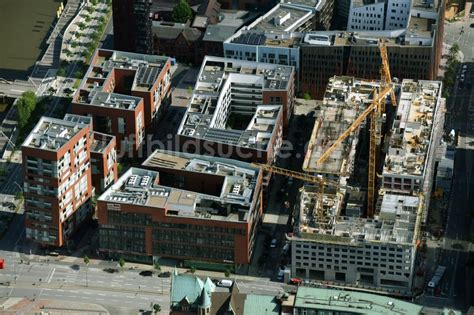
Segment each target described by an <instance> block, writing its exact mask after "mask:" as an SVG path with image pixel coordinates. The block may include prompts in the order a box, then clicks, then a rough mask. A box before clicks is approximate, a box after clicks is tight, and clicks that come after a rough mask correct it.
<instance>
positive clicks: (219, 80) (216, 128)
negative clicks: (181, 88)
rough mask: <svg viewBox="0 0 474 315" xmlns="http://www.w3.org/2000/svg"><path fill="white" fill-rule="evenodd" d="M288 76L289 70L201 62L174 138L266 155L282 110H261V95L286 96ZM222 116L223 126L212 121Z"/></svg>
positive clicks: (273, 107) (216, 60) (267, 107)
mask: <svg viewBox="0 0 474 315" xmlns="http://www.w3.org/2000/svg"><path fill="white" fill-rule="evenodd" d="M293 73H294V68H293V67H291V66H282V65H273V64H265V63H257V62H250V61H241V60H236V59H229V58H220V57H209V56H206V57H205V59H204V61H203V63H202V66H201V70H200V72H199V75H198V80H197V82H196V85H195V87H194V92H193V95H192V97H191V101H190V104H189V106H188V109H187V111H186V114H185V115H184V117H183V120H182V122H181V125H180V127H179V129H178V134H181V135H183V136H189V137H194V138H200V139H206V140H209V141H213V142H220V143H227V144H231V145H235V146H241V147H248V148H255V149H260V150H266V149H267V145H268V143H269V141H270V140H271V138H272V135H273V133H274V132H275V130H274V129H275V126H277V124H278V122H279V120H280V119H281V117H282V106H281V105H267V104H264V103H263V101H262V93H263V91H267V90H283V91H285V90H287V89H288V88H289V82H290V80H291V78H292V76H293ZM228 92H230V98H231V102H232V105H229V104H228V102H227V101H228V100H227V99H226V98H227V97H226V96H225V95H227V94H228ZM227 111H229V113H227V114H226V115H225V117H226V119H225V121H221V120H218V119H217V118H218V117H220V115H221V114H222V113H223V112H227ZM237 125H239V126H237Z"/></svg>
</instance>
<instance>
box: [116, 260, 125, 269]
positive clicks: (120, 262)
mask: <svg viewBox="0 0 474 315" xmlns="http://www.w3.org/2000/svg"><path fill="white" fill-rule="evenodd" d="M118 263H119V266H120V268H121V269H122V272H123V267H124V266H125V259H123V257H120V259H119V262H118Z"/></svg>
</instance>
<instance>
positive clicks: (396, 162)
mask: <svg viewBox="0 0 474 315" xmlns="http://www.w3.org/2000/svg"><path fill="white" fill-rule="evenodd" d="M377 84H378V83H377V82H368V81H362V80H357V79H354V78H349V77H333V78H332V79H331V80H330V83H329V85H328V88H327V91H326V93H325V98H324V101H323V106H322V107H321V110H320V113H319V117H318V119H317V121H316V122H315V126H314V129H313V134H312V137H311V140H310V145H309V147H308V151H307V153H306V158H305V162H304V167H303V169H304V170H305V171H307V172H310V173H312V174H321V175H325V176H324V177H326V178H327V177H331V179H333V180H337V181H338V182H339V187H337V188H336V189H334V188H330V189H325V190H324V192H323V191H322V190H321V189H320V188H318V187H314V186H309V185H306V186H304V188H303V189H302V191H301V194H300V198H299V201H298V204H297V206H296V207H297V209H296V213H297V214H296V216H295V228H294V233H293V234H292V236H291V237H289V238H290V240H291V242H292V275H293V276H295V277H301V278H305V279H310V280H324V281H330V282H334V284H340V285H348V286H352V287H359V288H370V289H383V290H387V291H389V292H394V293H395V292H396V293H398V294H402V295H409V294H410V292H411V291H412V287H413V278H414V270H415V257H416V249H417V244H418V240H419V233H420V228H421V225H422V223H423V221H424V220H425V216H426V212H427V211H426V210H427V208H428V204H429V194H430V191H431V184H432V178H433V172H434V164H435V160H436V158H437V157H436V154H435V147H436V144H437V143H439V141H440V137H441V134H442V129H441V128H442V126H443V119H444V118H443V117H444V99H443V98H442V97H441V90H442V84H441V82H437V81H419V82H415V81H413V80H403V82H402V83H401V85H400V93H399V97H398V98H399V102H398V108H397V109H396V111H395V115H394V117H393V122H391V121H387V122H386V123H387V124H390V126H391V128H386V130H388V133H387V134H386V135H385V136H384V137H383V138H382V139H381V141H380V145H379V146H378V147H379V148H381V150H379V151H377V152H378V153H377V158H378V159H379V160H380V161H382V162H383V165H380V167H379V168H378V169H380V170H381V173H382V174H381V175H378V176H377V181H376V185H375V187H376V191H378V198H377V202H376V205H375V213H374V215H367V212H365V211H364V209H365V207H366V206H367V203H366V198H365V196H366V191H365V190H366V187H357V186H355V187H351V186H349V185H348V184H347V183H348V180H349V179H350V178H351V177H352V176H354V174H356V171H357V170H356V169H354V165H356V164H355V162H354V161H355V160H356V156H357V151H358V150H359V149H360V148H358V145H357V144H358V142H359V141H360V139H361V137H362V138H363V136H364V133H362V132H361V130H362V129H363V128H364V125H365V122H364V123H361V124H359V125H358V127H357V128H354V129H353V132H352V134H351V136H349V137H347V138H345V139H344V141H342V142H341V143H340V144H339V145H338V146H337V148H336V149H334V150H333V151H332V152H331V154H330V155H329V157H328V158H327V159H326V160H325V162H324V163H318V161H320V158H321V156H323V154H324V153H325V152H326V151H327V149H328V147H330V146H331V145H332V144H333V143H334V142H335V141H339V140H338V138H339V135H340V134H342V133H343V132H344V131H346V130H347V129H348V127H349V126H350V125H351V124H353V122H354V121H355V120H356V119H357V117H359V116H360V113H361V112H362V111H364V110H365V108H367V107H368V106H369V105H370V104H371V102H372V100H371V98H372V97H373V93H372V91H373V88H374V86H377ZM381 121H383V122H385V119H381ZM379 163H381V162H379ZM321 193H323V196H322V198H321V196H320V194H321Z"/></svg>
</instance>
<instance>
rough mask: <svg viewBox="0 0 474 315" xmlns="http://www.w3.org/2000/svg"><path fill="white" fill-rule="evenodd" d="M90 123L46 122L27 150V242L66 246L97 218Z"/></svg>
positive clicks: (43, 120) (25, 146)
mask: <svg viewBox="0 0 474 315" xmlns="http://www.w3.org/2000/svg"><path fill="white" fill-rule="evenodd" d="M91 142H92V140H91V130H90V126H89V125H88V124H81V123H79V122H71V121H66V120H61V119H56V118H49V117H42V118H41V119H40V121H39V122H38V124H37V125H36V126H35V128H34V129H33V131H32V132H31V133H30V135H29V136H28V137H27V138H26V140H25V142H24V143H23V146H22V156H23V177H24V188H23V189H24V195H25V214H26V216H25V217H26V221H25V226H26V238H27V239H30V240H33V241H35V242H38V243H40V244H42V245H51V246H63V245H65V244H66V242H67V240H68V239H69V238H70V236H71V235H72V233H73V232H74V231H75V230H76V229H77V228H78V226H79V225H80V224H81V223H82V222H83V221H84V220H85V219H86V218H88V217H90V216H91V214H92V208H91V207H90V203H89V200H90V197H91V196H92V193H93V188H92V185H91V183H92V173H91V167H90V162H91V161H90V151H91Z"/></svg>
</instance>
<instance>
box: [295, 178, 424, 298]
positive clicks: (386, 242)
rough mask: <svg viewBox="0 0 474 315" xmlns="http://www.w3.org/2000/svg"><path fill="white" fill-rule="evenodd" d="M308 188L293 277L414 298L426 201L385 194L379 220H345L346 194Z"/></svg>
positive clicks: (303, 196)
mask: <svg viewBox="0 0 474 315" xmlns="http://www.w3.org/2000/svg"><path fill="white" fill-rule="evenodd" d="M318 194H319V191H318V190H317V189H314V188H313V187H305V189H304V191H303V192H302V193H301V196H300V197H301V198H300V201H299V205H298V206H299V210H298V213H299V215H298V219H297V222H298V223H297V224H296V227H295V231H294V232H295V233H294V234H293V236H292V237H290V238H289V239H290V240H291V244H292V253H291V256H292V275H293V276H296V277H301V278H304V279H312V280H324V281H330V282H333V283H334V284H336V283H341V284H342V285H348V286H351V287H367V288H372V289H385V290H394V292H397V293H399V294H400V295H410V292H411V289H412V286H413V279H414V276H415V272H414V271H415V257H416V246H417V240H418V237H419V233H420V228H421V223H422V212H423V211H424V200H423V199H422V198H420V197H419V196H407V195H395V194H391V193H382V192H381V193H380V194H381V200H382V201H381V206H380V208H379V209H378V215H377V216H376V217H375V218H373V219H368V218H361V217H355V216H346V215H344V213H345V209H344V208H343V201H344V195H343V194H342V193H340V192H337V193H329V192H328V193H325V194H324V198H323V205H322V209H323V212H324V213H323V216H318V211H319V201H318V200H319V197H318Z"/></svg>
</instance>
